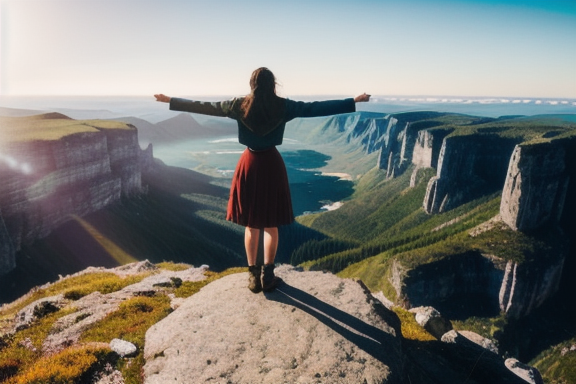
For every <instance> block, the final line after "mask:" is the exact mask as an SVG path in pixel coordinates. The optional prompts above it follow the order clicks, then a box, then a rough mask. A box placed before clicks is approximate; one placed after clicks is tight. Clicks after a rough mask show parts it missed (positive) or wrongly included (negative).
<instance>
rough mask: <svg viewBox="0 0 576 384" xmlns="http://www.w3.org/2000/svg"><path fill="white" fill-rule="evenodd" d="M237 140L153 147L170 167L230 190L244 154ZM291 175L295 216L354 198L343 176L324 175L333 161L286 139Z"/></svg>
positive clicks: (285, 152) (286, 159) (283, 150)
mask: <svg viewBox="0 0 576 384" xmlns="http://www.w3.org/2000/svg"><path fill="white" fill-rule="evenodd" d="M244 148H245V147H244V146H243V145H241V144H239V143H238V140H237V139H236V138H235V137H220V138H216V139H200V140H189V141H184V142H180V143H176V144H170V145H166V144H165V145H156V146H154V157H156V158H159V159H161V160H162V161H163V162H165V163H166V164H168V165H172V166H177V167H182V168H189V169H193V170H195V171H198V172H202V173H205V174H208V175H211V176H213V177H216V178H217V179H216V183H217V184H218V185H221V186H224V187H226V188H228V187H229V186H230V183H231V180H232V176H233V173H234V168H235V166H236V162H237V161H238V158H239V157H240V154H241V153H242V151H243V150H244ZM278 150H279V151H280V153H281V155H282V157H283V158H284V162H285V164H286V170H287V172H288V180H289V182H290V190H291V193H292V204H293V209H294V214H295V215H296V216H299V215H302V214H306V213H309V212H319V211H322V210H328V209H334V208H335V207H337V206H338V205H337V204H336V205H334V203H337V202H339V201H341V200H343V199H345V198H346V197H348V196H350V195H351V194H352V192H353V191H354V190H353V186H354V183H353V182H352V181H350V180H345V179H344V178H342V177H340V176H331V175H323V174H322V171H321V170H320V168H322V167H324V166H325V165H326V164H327V162H328V160H330V157H329V156H327V155H325V154H322V153H320V152H318V151H315V150H311V149H308V148H307V147H306V146H305V145H303V144H301V143H299V142H298V141H296V140H290V139H285V140H284V144H283V145H281V146H279V147H278Z"/></svg>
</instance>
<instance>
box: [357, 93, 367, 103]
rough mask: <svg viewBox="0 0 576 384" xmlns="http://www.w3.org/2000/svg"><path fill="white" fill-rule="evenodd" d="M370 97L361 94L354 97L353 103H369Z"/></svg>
mask: <svg viewBox="0 0 576 384" xmlns="http://www.w3.org/2000/svg"><path fill="white" fill-rule="evenodd" d="M370 96H371V95H368V94H366V93H363V94H361V95H358V96H356V97H355V98H354V102H356V103H361V102H364V101H369V100H370Z"/></svg>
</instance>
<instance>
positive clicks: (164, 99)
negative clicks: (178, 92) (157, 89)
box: [154, 93, 170, 103]
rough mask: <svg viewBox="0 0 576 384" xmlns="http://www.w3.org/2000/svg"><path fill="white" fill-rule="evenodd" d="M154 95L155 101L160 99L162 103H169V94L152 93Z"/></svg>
mask: <svg viewBox="0 0 576 384" xmlns="http://www.w3.org/2000/svg"><path fill="white" fill-rule="evenodd" d="M154 97H155V98H156V101H160V102H162V103H169V102H170V96H166V95H164V94H162V93H159V94H157V95H154Z"/></svg>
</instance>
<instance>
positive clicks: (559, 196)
mask: <svg viewBox="0 0 576 384" xmlns="http://www.w3.org/2000/svg"><path fill="white" fill-rule="evenodd" d="M565 158H566V151H565V149H564V147H563V146H562V145H559V144H557V143H541V144H533V145H517V146H516V148H514V152H513V154H512V156H511V158H510V163H509V166H508V174H507V177H506V182H505V184H504V189H503V191H502V202H501V205H500V216H501V217H502V220H504V222H505V223H506V224H508V225H509V226H510V227H511V228H513V229H515V230H520V231H527V230H533V229H537V228H539V227H542V226H543V225H546V224H552V225H556V224H557V223H558V222H559V220H560V216H561V215H562V212H563V209H564V200H565V198H566V192H567V190H568V183H569V177H568V172H567V167H566V161H565Z"/></svg>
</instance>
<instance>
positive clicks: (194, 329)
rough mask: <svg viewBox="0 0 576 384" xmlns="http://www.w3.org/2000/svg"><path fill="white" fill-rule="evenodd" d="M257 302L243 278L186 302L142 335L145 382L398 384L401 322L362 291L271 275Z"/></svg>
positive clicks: (332, 281) (331, 279)
mask: <svg viewBox="0 0 576 384" xmlns="http://www.w3.org/2000/svg"><path fill="white" fill-rule="evenodd" d="M277 275H278V276H280V277H282V279H283V280H284V284H282V285H281V286H280V287H279V288H278V289H277V290H276V291H274V292H271V293H266V294H258V295H254V294H253V293H251V292H250V291H249V290H248V289H247V288H246V282H247V276H246V274H245V273H242V274H234V275H230V276H227V277H224V278H222V279H220V280H218V281H217V282H214V283H212V284H209V285H208V286H206V287H204V288H203V289H202V290H201V291H200V292H199V293H197V294H195V295H194V296H192V297H190V298H189V299H187V300H186V302H185V303H184V304H183V305H182V306H180V307H179V308H178V309H177V310H176V311H175V312H173V313H172V314H170V315H169V316H168V317H166V318H165V319H164V320H162V321H160V322H159V323H157V324H156V325H154V326H152V327H151V328H150V329H149V330H148V332H147V333H146V346H145V349H144V355H145V357H146V359H147V362H146V365H145V367H144V373H145V377H146V379H145V383H147V384H155V383H167V382H187V380H190V378H194V382H202V383H223V382H228V383H229V382H233V383H401V382H403V380H402V377H403V371H404V361H403V357H402V356H403V354H402V337H401V334H400V323H399V320H398V318H397V316H396V315H395V314H394V312H392V311H390V310H388V309H386V308H385V307H384V306H383V305H382V304H381V303H380V302H379V301H377V300H375V299H374V298H372V296H371V295H370V293H369V292H368V291H367V290H366V288H365V287H364V286H363V284H359V283H358V282H356V281H354V280H344V279H340V278H338V277H336V276H335V275H332V274H329V273H322V272H299V271H298V270H296V269H293V268H292V267H288V266H283V267H281V268H278V269H277Z"/></svg>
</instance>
